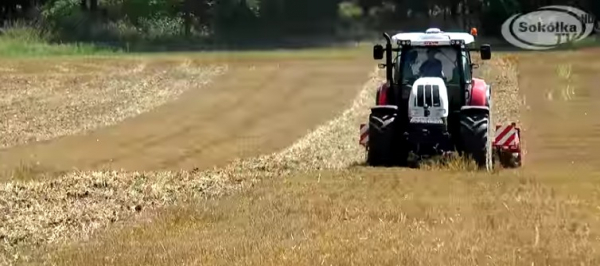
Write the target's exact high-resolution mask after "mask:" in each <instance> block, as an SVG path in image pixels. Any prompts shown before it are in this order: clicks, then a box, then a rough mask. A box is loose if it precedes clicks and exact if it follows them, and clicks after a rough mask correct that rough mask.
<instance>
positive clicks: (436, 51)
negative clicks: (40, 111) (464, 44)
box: [399, 46, 460, 84]
mask: <svg viewBox="0 0 600 266" xmlns="http://www.w3.org/2000/svg"><path fill="white" fill-rule="evenodd" d="M458 55H460V54H458V53H457V49H455V48H454V47H451V46H435V47H411V48H408V49H404V50H402V56H403V57H404V58H403V60H402V63H401V64H400V68H399V71H400V73H402V80H401V81H400V83H401V84H412V83H413V82H414V81H415V80H416V79H417V78H420V77H440V78H442V79H444V80H445V81H446V82H447V83H455V84H459V82H460V77H459V74H458V73H459V72H458V68H457V61H458V60H457V59H458Z"/></svg>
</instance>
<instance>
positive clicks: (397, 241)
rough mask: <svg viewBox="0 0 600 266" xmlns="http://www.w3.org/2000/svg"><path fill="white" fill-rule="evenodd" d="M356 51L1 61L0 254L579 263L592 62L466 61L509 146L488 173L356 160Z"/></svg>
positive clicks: (187, 260) (377, 76)
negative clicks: (512, 135)
mask: <svg viewBox="0 0 600 266" xmlns="http://www.w3.org/2000/svg"><path fill="white" fill-rule="evenodd" d="M363 48H364V47H361V48H356V49H349V50H345V51H341V52H340V51H338V52H336V53H333V52H331V51H326V52H323V51H320V52H299V53H298V54H294V53H283V52H281V53H277V52H273V53H269V54H265V55H262V54H252V55H239V56H232V57H223V56H215V55H192V56H190V55H186V56H181V57H178V56H174V57H162V56H154V57H143V58H126V59H123V58H111V59H71V60H70V61H67V62H65V61H61V62H60V63H58V62H56V61H55V62H53V61H52V60H51V59H48V60H49V61H44V62H38V61H27V60H23V59H18V60H17V59H11V60H4V61H5V62H3V64H2V65H3V68H2V69H1V70H0V71H1V72H0V79H1V80H3V82H2V84H5V86H4V87H3V88H2V89H1V90H0V93H2V94H3V95H2V96H3V97H2V98H3V100H2V109H1V111H0V115H1V116H2V119H3V126H2V132H3V134H2V137H1V140H2V144H3V146H4V147H5V148H4V149H3V150H0V161H1V162H2V167H3V168H2V169H3V173H4V174H3V175H2V176H0V180H2V182H3V184H2V185H1V187H0V211H1V216H0V243H2V247H1V248H0V254H1V255H2V256H1V258H2V259H0V262H6V263H24V262H31V263H42V262H47V263H50V264H59V265H82V264H87V265H106V264H110V265H212V264H218V265H232V264H244V265H248V264H251V265H306V264H310V265H315V264H318V265H342V264H343V265H347V264H361V265H365V264H368V265H382V264H383V265H388V264H401V265H434V264H435V265H482V264H485V265H532V264H533V265H595V264H597V263H598V260H599V259H598V253H597V251H596V250H597V248H598V243H599V242H598V241H599V239H598V230H599V229H600V227H599V225H600V224H599V221H598V218H597V217H598V214H599V212H600V204H598V202H600V201H599V196H600V194H598V192H600V191H599V188H600V187H599V186H598V182H597V180H598V179H597V177H598V176H599V175H598V171H597V169H598V167H597V166H599V165H600V157H598V155H596V153H595V151H596V150H598V147H599V146H600V142H599V141H597V140H596V139H597V135H598V134H597V133H598V129H600V127H599V126H598V122H596V120H597V119H595V117H597V115H599V113H600V111H599V110H597V109H596V108H594V105H595V103H596V102H597V101H598V100H600V94H599V93H598V92H596V91H595V86H594V85H595V84H597V82H598V81H599V80H597V79H598V77H596V73H598V70H599V69H598V68H600V64H595V63H590V62H593V61H590V60H591V58H594V57H596V58H597V57H600V54H598V52H597V51H595V50H582V51H577V52H554V53H543V54H526V53H523V54H501V53H497V54H495V55H494V56H493V60H492V61H489V62H483V63H481V67H480V68H479V69H478V70H477V71H478V74H479V75H480V76H483V77H484V78H485V79H486V80H488V81H489V82H491V83H492V85H493V89H494V95H493V97H494V99H495V102H494V107H495V108H496V109H495V110H494V119H495V122H507V121H517V122H519V123H520V124H521V125H522V128H523V130H524V132H523V137H524V141H525V148H526V154H525V166H524V167H523V168H522V169H518V170H501V171H497V172H494V173H489V174H487V173H477V172H473V171H469V170H468V169H465V168H464V167H461V166H457V167H454V168H450V169H436V168H435V167H434V168H432V169H421V170H411V169H371V168H368V167H364V166H361V165H360V164H361V163H362V162H363V161H364V152H363V151H362V149H361V148H360V146H358V144H357V142H358V139H357V137H358V136H357V133H358V132H357V130H358V124H360V123H361V122H363V121H364V120H365V119H366V116H367V115H368V107H369V106H370V105H371V104H372V103H373V92H374V90H375V88H376V86H377V84H378V82H380V81H381V79H382V76H381V75H382V74H383V73H381V72H380V71H376V68H375V64H376V62H374V61H372V60H371V59H370V58H369V56H370V51H369V49H368V48H364V49H363ZM178 96H179V97H178ZM5 121H8V122H5ZM34 140H37V142H35V141H34ZM213 166H215V168H212V167H213ZM73 168H76V169H75V170H73ZM233 192H235V193H233Z"/></svg>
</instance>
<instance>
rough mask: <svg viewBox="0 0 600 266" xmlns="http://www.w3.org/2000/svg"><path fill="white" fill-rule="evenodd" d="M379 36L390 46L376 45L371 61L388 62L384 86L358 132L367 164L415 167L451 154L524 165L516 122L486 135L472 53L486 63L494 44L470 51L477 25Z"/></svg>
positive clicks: (482, 86) (486, 89) (487, 99)
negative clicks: (429, 159)
mask: <svg viewBox="0 0 600 266" xmlns="http://www.w3.org/2000/svg"><path fill="white" fill-rule="evenodd" d="M383 36H384V37H385V39H386V42H387V43H386V44H385V47H384V46H382V45H380V44H377V45H375V46H374V47H373V58H374V59H375V60H381V59H384V58H385V63H383V64H380V65H379V68H382V69H383V68H384V69H385V72H386V81H385V82H384V83H383V84H382V85H381V86H380V87H379V88H378V90H377V93H376V97H375V106H373V107H371V113H370V115H369V118H368V123H366V124H361V127H360V141H359V142H360V144H361V145H363V146H364V147H365V148H366V153H367V159H366V161H367V165H369V166H384V167H393V166H401V167H402V166H410V165H415V164H416V165H418V162H420V161H422V160H424V159H427V158H432V157H435V156H443V155H448V154H452V153H456V152H458V153H459V154H460V155H462V156H467V157H470V158H471V159H472V160H474V161H475V163H476V164H477V166H478V167H480V168H485V169H487V170H491V169H492V168H493V165H494V164H495V160H496V159H500V163H501V164H502V165H503V166H504V167H519V166H520V165H521V148H520V129H519V128H517V126H516V124H515V123H511V124H510V125H496V127H495V130H496V132H495V134H494V139H493V140H492V139H491V138H490V136H492V134H493V130H492V128H491V127H490V122H491V116H492V109H491V107H492V97H491V95H492V93H491V89H492V88H491V85H490V84H487V83H486V82H485V81H484V80H483V79H480V78H476V77H473V69H474V68H477V67H479V65H477V64H475V63H473V61H472V60H471V52H477V51H478V52H479V54H480V57H481V59H482V60H489V59H490V58H491V47H490V45H489V44H482V45H480V46H479V47H476V46H475V37H476V36H477V30H476V29H475V28H473V29H472V30H471V33H468V32H443V31H441V30H440V29H438V28H430V29H427V30H426V31H425V32H410V33H398V34H396V35H394V36H392V37H390V35H389V34H387V33H383ZM394 44H395V45H394Z"/></svg>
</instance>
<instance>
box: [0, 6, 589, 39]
mask: <svg viewBox="0 0 600 266" xmlns="http://www.w3.org/2000/svg"><path fill="white" fill-rule="evenodd" d="M556 4H560V5H572V6H577V7H580V8H582V9H584V10H587V11H590V12H592V13H594V14H595V15H596V16H598V17H600V1H598V0H418V1H415V0H1V1H0V23H3V22H7V21H14V20H31V21H41V23H38V24H39V25H41V26H42V27H43V28H44V29H46V30H50V31H52V32H55V33H57V34H58V35H60V33H63V35H61V38H64V37H65V36H67V37H69V36H70V37H72V38H77V39H84V40H94V39H98V38H100V39H103V40H107V39H108V40H109V41H110V40H122V39H128V40H130V39H132V38H133V39H144V40H147V39H160V38H165V37H166V38H178V37H182V36H186V37H190V36H207V35H211V36H220V37H226V38H227V37H228V36H229V37H231V36H240V35H245V36H258V35H260V33H262V34H263V36H283V35H315V34H322V35H331V34H333V33H335V32H338V33H339V32H345V33H344V34H348V33H356V32H365V30H366V29H369V30H371V31H380V30H389V29H392V28H394V29H398V28H399V29H403V30H414V29H422V28H424V27H428V26H432V25H436V26H438V25H439V26H440V27H442V28H444V29H448V30H455V29H456V28H461V29H466V28H467V27H471V26H477V27H479V28H480V33H482V34H486V35H498V34H499V33H500V26H501V24H502V23H503V22H504V21H505V20H506V19H507V18H508V17H509V16H511V15H512V14H515V13H519V12H526V11H530V10H533V9H536V8H538V7H540V6H545V5H556ZM32 12H33V13H35V12H38V13H37V14H33V15H32ZM340 29H341V30H342V31H340ZM66 33H68V34H66ZM274 38H277V37H274Z"/></svg>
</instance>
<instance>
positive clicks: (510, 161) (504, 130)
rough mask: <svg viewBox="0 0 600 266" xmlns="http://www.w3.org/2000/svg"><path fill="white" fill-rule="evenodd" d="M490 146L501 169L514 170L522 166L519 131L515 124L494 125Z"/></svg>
mask: <svg viewBox="0 0 600 266" xmlns="http://www.w3.org/2000/svg"><path fill="white" fill-rule="evenodd" d="M492 146H493V149H494V151H495V153H496V155H497V158H498V159H500V164H501V165H502V166H503V167H508V168H515V167H520V166H521V165H522V160H521V158H522V154H521V129H520V128H518V127H517V124H516V123H511V124H510V125H496V134H495V138H494V142H493V143H492Z"/></svg>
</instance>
